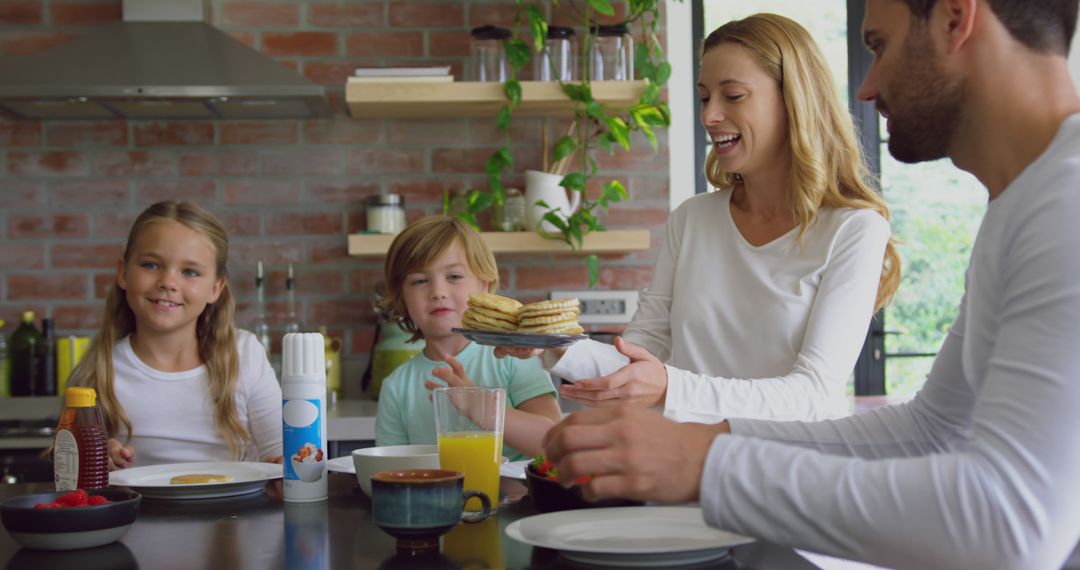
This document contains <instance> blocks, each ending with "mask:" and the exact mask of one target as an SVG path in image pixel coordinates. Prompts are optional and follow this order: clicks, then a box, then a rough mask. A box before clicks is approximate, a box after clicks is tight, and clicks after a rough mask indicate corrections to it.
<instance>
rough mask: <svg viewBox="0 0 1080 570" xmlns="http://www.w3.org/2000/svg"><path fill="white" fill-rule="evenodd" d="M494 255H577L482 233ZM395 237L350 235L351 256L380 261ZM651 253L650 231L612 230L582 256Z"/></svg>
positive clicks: (589, 240) (591, 238) (523, 238)
mask: <svg viewBox="0 0 1080 570" xmlns="http://www.w3.org/2000/svg"><path fill="white" fill-rule="evenodd" d="M480 235H481V236H482V237H483V238H484V241H486V242H487V244H488V247H490V248H491V251H493V252H494V253H575V252H572V251H571V250H570V248H569V247H568V246H567V245H566V244H565V243H563V242H561V241H558V240H553V239H544V238H542V237H540V235H539V234H537V233H535V232H483V233H481V234H480ZM393 240H394V236H392V235H384V234H351V235H350V236H349V255H353V256H358V257H381V256H383V255H386V250H388V249H389V248H390V242H391V241H393ZM648 249H649V230H612V231H606V232H592V233H590V234H589V235H587V236H585V245H584V248H583V250H582V251H581V252H580V253H627V252H631V251H645V250H648Z"/></svg>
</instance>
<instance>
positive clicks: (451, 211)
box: [445, 188, 469, 218]
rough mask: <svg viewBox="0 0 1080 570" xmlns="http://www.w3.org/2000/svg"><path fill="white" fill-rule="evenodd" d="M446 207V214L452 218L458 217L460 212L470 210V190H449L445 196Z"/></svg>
mask: <svg viewBox="0 0 1080 570" xmlns="http://www.w3.org/2000/svg"><path fill="white" fill-rule="evenodd" d="M445 201H446V208H445V210H446V211H445V214H446V215H447V216H450V217H451V218H456V217H457V216H458V215H459V214H462V213H463V212H468V211H469V191H468V190H465V189H463V188H462V189H459V190H454V191H453V192H449V193H448V195H447V196H446V198H445Z"/></svg>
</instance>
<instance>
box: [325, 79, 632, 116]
mask: <svg viewBox="0 0 1080 570" xmlns="http://www.w3.org/2000/svg"><path fill="white" fill-rule="evenodd" d="M591 85H592V93H593V97H594V98H595V99H596V100H597V101H599V102H600V103H602V104H604V105H605V106H607V107H608V108H609V109H612V110H620V109H622V110H624V109H628V108H630V107H632V106H634V105H636V104H637V102H638V99H639V98H640V97H641V94H642V92H644V91H645V85H646V82H645V81H593V82H592V83H591ZM345 101H346V103H348V105H349V114H350V115H352V116H353V117H354V118H376V119H378V118H391V117H394V118H402V117H407V118H448V117H449V118H460V117H489V118H490V117H494V116H495V115H496V114H497V113H498V112H499V108H500V107H502V106H503V105H505V104H506V95H505V94H504V93H503V84H502V83H497V82H479V81H452V82H449V83H446V82H443V83H347V84H346V85H345ZM573 110H574V105H573V101H571V100H570V99H568V98H567V97H566V94H564V93H563V92H562V88H561V87H559V84H558V83H556V82H553V81H522V82H521V105H520V106H519V107H518V108H517V109H515V110H514V115H516V116H533V117H537V116H544V117H555V116H570V115H572V114H573Z"/></svg>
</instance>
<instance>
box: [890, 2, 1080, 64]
mask: <svg viewBox="0 0 1080 570" xmlns="http://www.w3.org/2000/svg"><path fill="white" fill-rule="evenodd" d="M904 2H905V3H906V4H907V5H908V9H910V10H911V15H912V16H913V17H915V18H917V19H919V20H923V21H925V20H928V19H929V18H930V11H931V10H933V8H934V6H935V5H936V4H937V0H904ZM1077 2H1078V0H1035V1H1032V0H987V4H989V5H990V9H991V10H992V11H993V12H994V15H995V16H997V19H998V20H1001V23H1002V25H1004V26H1005V29H1007V30H1009V33H1010V34H1012V36H1013V37H1014V38H1016V40H1017V41H1019V42H1020V43H1022V44H1024V45H1026V46H1027V47H1029V48H1031V49H1033V50H1035V51H1039V52H1044V53H1055V54H1058V55H1068V54H1069V47H1070V46H1071V45H1072V38H1073V33H1074V32H1075V31H1076V7H1077Z"/></svg>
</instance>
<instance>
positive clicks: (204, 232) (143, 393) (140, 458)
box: [71, 202, 281, 469]
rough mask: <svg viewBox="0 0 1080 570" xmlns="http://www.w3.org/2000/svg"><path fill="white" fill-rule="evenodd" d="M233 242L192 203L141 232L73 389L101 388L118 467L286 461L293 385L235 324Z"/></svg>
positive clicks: (153, 214)
mask: <svg viewBox="0 0 1080 570" xmlns="http://www.w3.org/2000/svg"><path fill="white" fill-rule="evenodd" d="M228 253H229V242H228V236H227V235H226V233H225V229H224V228H223V227H222V225H221V222H220V221H218V220H217V218H215V217H214V216H213V215H212V214H210V213H209V212H207V211H205V210H203V209H202V208H200V207H198V206H196V205H194V204H190V203H185V202H180V203H177V202H159V203H157V204H154V205H152V206H150V207H149V208H147V209H146V210H145V211H143V212H142V213H141V214H140V215H139V217H138V218H136V220H135V223H134V224H133V225H132V227H131V231H130V233H129V234H128V239H127V244H126V247H125V249H124V255H123V258H121V259H120V260H118V261H117V267H116V283H115V284H114V285H113V286H112V287H111V288H110V290H109V294H108V297H107V299H106V301H105V315H104V317H103V319H102V323H101V328H100V329H99V330H98V333H97V336H95V337H94V340H93V342H92V343H91V346H90V351H89V353H88V354H87V357H86V358H85V359H84V360H83V361H82V363H80V364H79V366H78V367H77V368H76V369H75V371H74V372H73V375H72V380H71V384H72V385H74V386H87V387H90V388H94V389H96V390H97V393H98V402H99V405H100V407H101V409H102V411H103V414H104V417H105V426H106V428H107V429H108V431H109V437H110V442H109V455H110V457H109V464H110V468H111V469H121V468H125V467H130V466H133V465H140V466H142V465H154V464H161V463H177V462H188V461H227V460H236V461H240V460H247V461H252V460H266V461H272V462H278V461H280V457H281V388H280V386H279V385H278V383H277V380H276V378H275V376H274V370H273V368H271V367H270V362H269V361H268V360H267V358H266V352H265V351H264V350H263V348H262V346H261V345H260V344H259V343H258V341H257V340H256V339H255V337H254V336H253V335H252V334H250V333H248V332H246V331H237V330H236V328H235V326H234V325H233V314H234V311H235V304H234V301H233V298H232V295H231V293H230V291H229V281H228V272H227V270H226V260H227V258H228Z"/></svg>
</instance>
